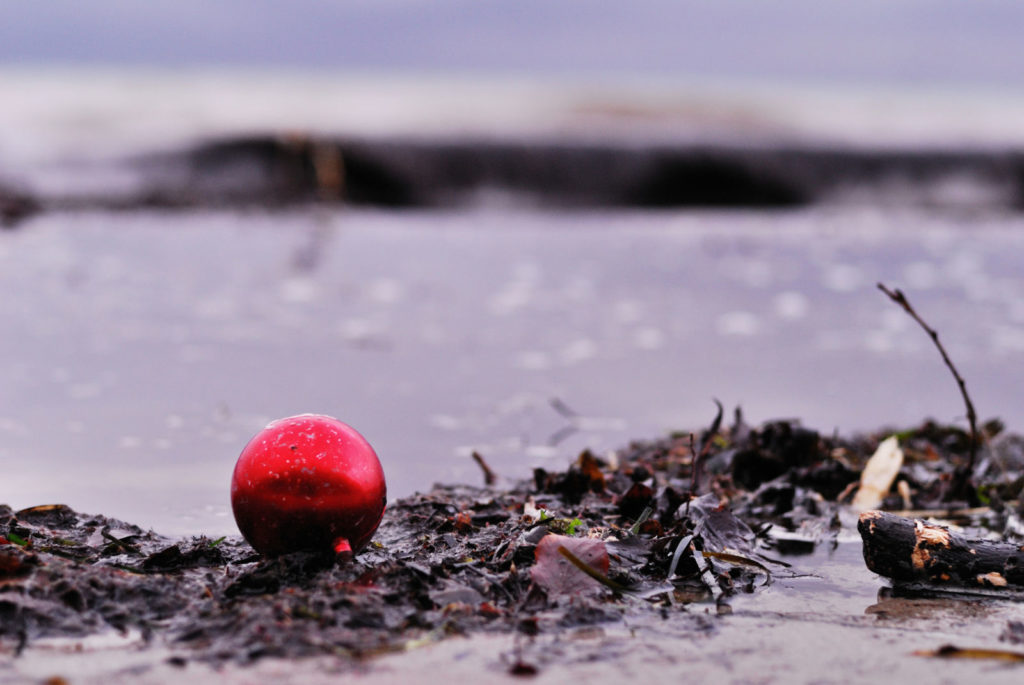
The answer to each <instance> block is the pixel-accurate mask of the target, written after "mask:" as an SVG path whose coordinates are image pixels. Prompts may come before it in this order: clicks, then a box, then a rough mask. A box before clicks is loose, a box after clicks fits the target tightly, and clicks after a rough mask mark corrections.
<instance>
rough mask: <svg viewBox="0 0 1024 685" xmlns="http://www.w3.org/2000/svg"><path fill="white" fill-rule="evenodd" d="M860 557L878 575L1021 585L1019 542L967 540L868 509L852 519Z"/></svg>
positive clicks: (1023, 556) (1023, 566)
mask: <svg viewBox="0 0 1024 685" xmlns="http://www.w3.org/2000/svg"><path fill="white" fill-rule="evenodd" d="M857 529H858V530H859V531H860V536H861V539H863V541H864V562H865V563H866V564H867V566H868V568H869V569H871V571H873V572H874V573H877V574H878V575H880V576H886V577H887V578H892V579H893V580H897V581H908V582H914V581H917V582H927V583H936V584H942V585H953V586H959V587H965V588H971V587H974V588H979V587H981V588H1013V589H1016V590H1020V589H1022V588H1024V548H1022V547H1021V546H1020V545H1015V544H1013V543H1010V542H996V541H992V540H971V539H969V538H966V537H964V536H962V535H958V534H957V533H955V532H953V531H951V530H949V529H948V528H945V527H944V526H939V525H935V524H933V523H926V522H924V521H922V520H920V519H910V518H904V517H902V516H895V515H893V514H886V513H884V512H881V511H868V512H865V513H863V514H861V516H860V521H859V522H858V524H857Z"/></svg>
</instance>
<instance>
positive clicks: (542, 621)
mask: <svg viewBox="0 0 1024 685" xmlns="http://www.w3.org/2000/svg"><path fill="white" fill-rule="evenodd" d="M991 426H995V424H991ZM995 430H996V428H994V427H990V431H995ZM888 434H890V432H888V431H886V432H880V433H879V434H878V435H874V436H863V437H858V438H854V439H851V440H840V439H838V438H836V437H827V436H823V435H821V434H819V433H817V432H815V431H812V430H809V429H807V428H804V427H801V426H800V425H799V424H798V423H797V422H794V421H775V422H770V423H767V424H764V425H763V426H761V427H759V428H751V427H749V426H747V425H746V424H744V423H743V421H742V417H741V416H740V415H739V413H738V412H737V415H736V418H735V421H734V422H733V425H732V426H731V427H723V426H722V425H721V421H720V418H719V419H717V420H716V422H715V424H714V425H713V427H712V428H711V429H709V430H708V431H705V432H704V434H703V435H702V436H701V437H700V439H699V441H695V440H694V439H693V437H692V436H690V435H689V434H678V435H674V436H669V437H666V438H664V439H661V440H656V441H651V442H638V443H634V444H632V445H630V446H628V447H627V448H625V449H623V450H621V451H620V452H619V453H618V454H614V455H608V456H607V457H605V458H599V457H597V456H595V455H593V454H591V453H589V452H584V453H583V454H581V455H580V456H579V458H578V459H576V460H575V461H574V463H573V464H572V465H571V466H570V467H569V468H568V469H567V470H566V471H564V472H560V473H549V472H546V471H543V470H537V471H536V473H535V474H534V478H533V479H532V480H531V481H530V482H524V483H519V484H517V485H515V486H513V487H511V488H508V489H505V490H498V489H494V488H475V487H469V486H437V487H435V488H434V489H433V490H432V491H430V492H429V493H426V494H417V495H415V496H412V497H408V498H405V499H402V500H399V501H398V502H395V503H394V504H392V505H391V506H390V507H389V509H388V511H387V513H386V515H385V518H384V521H383V523H382V524H381V527H380V529H379V530H378V532H377V535H376V537H375V539H374V542H373V543H372V544H371V545H370V546H369V547H368V548H367V549H366V550H364V551H363V552H362V553H360V554H359V555H358V556H357V557H355V558H354V559H351V560H348V561H339V560H336V559H334V558H332V557H329V556H316V555H312V554H306V553H300V554H293V555H287V556H283V557H279V558H276V559H262V558H260V557H259V556H258V555H256V554H255V553H254V552H253V550H252V549H251V548H250V547H249V546H248V545H247V544H246V543H245V542H244V541H243V540H241V539H240V538H238V537H227V538H222V539H217V540H213V539H210V538H207V537H202V536H200V537H192V538H186V539H171V538H167V537H164V536H161V535H158V534H156V533H154V532H152V531H144V530H142V529H140V528H139V527H137V526H134V525H131V524H127V523H124V522H121V521H117V520H114V519H110V518H107V517H104V516H91V515H86V514H81V513H78V512H75V511H73V510H71V509H70V508H68V507H65V506H61V505H53V506H42V507H34V508H30V509H25V510H21V511H17V512H14V511H12V510H11V509H10V508H9V507H4V506H0V645H3V646H4V647H5V648H7V649H10V650H13V651H16V652H19V651H20V650H22V649H23V648H24V647H25V646H26V645H31V644H32V643H33V642H34V641H36V640H40V639H45V638H48V637H57V636H62V637H68V636H71V637H77V636H87V635H90V634H95V633H101V632H105V631H111V630H114V631H120V632H122V633H127V634H137V635H138V636H139V637H140V639H142V640H143V641H145V642H147V643H150V644H154V643H155V644H161V645H163V646H166V647H170V648H171V649H172V650H173V652H174V654H175V656H174V657H173V658H174V659H176V660H177V662H183V661H187V660H189V659H196V660H203V661H208V662H214V663H216V662H223V661H234V662H241V663H245V662H250V661H252V660H256V659H259V658H261V657H265V656H277V657H288V658H293V657H302V656H313V655H325V654H327V655H331V654H333V655H340V656H343V657H347V658H350V660H351V662H352V663H357V661H356V660H357V659H358V658H360V657H367V656H372V655H376V654H380V653H385V652H390V651H397V650H403V649H406V648H408V647H410V646H413V645H417V644H423V643H425V642H429V641H434V640H438V639H442V638H444V637H446V636H449V635H460V634H469V633H473V632H480V631H499V632H506V633H517V634H521V635H524V636H525V637H524V639H529V636H531V635H535V634H537V633H548V634H553V635H557V634H558V633H559V632H560V631H565V630H568V629H571V628H573V627H574V626H580V625H589V624H593V623H602V622H607V621H616V620H621V618H622V617H623V616H624V615H625V614H626V612H630V611H632V612H635V611H652V612H656V613H657V615H659V616H662V617H671V616H673V615H676V616H678V617H679V619H678V620H688V619H687V618H686V617H685V616H684V614H687V612H689V611H690V609H689V608H688V607H689V606H690V604H691V603H692V602H706V604H705V605H704V608H703V609H702V610H701V613H704V611H706V610H707V609H711V610H712V612H713V611H714V609H715V607H716V606H717V607H718V608H719V609H721V608H723V606H724V605H725V604H726V603H727V602H728V598H729V597H730V596H731V595H733V594H735V593H740V592H756V591H757V589H758V588H759V587H761V586H763V585H765V584H767V583H770V582H771V579H772V577H773V575H778V574H784V573H786V565H785V564H784V563H780V562H778V561H776V560H775V559H774V558H773V557H775V556H777V555H779V554H784V553H788V552H801V551H806V550H807V549H813V547H814V545H816V544H819V543H821V542H822V541H828V540H830V539H831V537H832V536H833V535H834V533H835V531H836V530H837V528H838V525H839V523H838V515H837V512H838V508H839V505H838V504H837V499H838V498H841V497H843V496H846V495H847V494H848V492H849V491H850V487H851V484H855V483H856V482H857V480H858V478H859V473H860V470H861V468H862V467H863V464H864V462H865V461H866V460H867V458H868V457H869V456H870V455H871V453H872V452H873V451H874V449H875V447H877V444H878V442H879V440H880V439H881V438H884V437H885V436H887V435H888ZM988 437H989V438H990V441H989V444H987V445H986V446H985V447H984V448H983V450H982V458H981V459H980V460H979V465H978V469H977V470H976V473H975V475H976V476H977V477H978V478H982V479H984V482H985V487H984V492H985V493H987V494H986V495H985V496H986V497H988V498H989V499H990V500H991V501H992V507H991V508H990V509H989V523H990V525H993V526H1001V525H1006V526H1007V527H1008V524H1009V522H1010V521H1011V520H1019V519H1014V509H1013V508H1012V507H1010V506H1008V505H1006V504H1004V502H1007V501H1009V500H1012V499H1014V498H1018V499H1019V494H1020V489H1021V483H1022V482H1024V479H1022V478H1021V473H1022V468H1024V456H1022V454H1024V449H1022V445H1024V442H1022V441H1021V440H1020V438H1016V437H1014V436H1007V437H1005V438H1002V437H1000V438H996V439H992V438H995V436H994V435H992V434H989V435H988ZM901 443H902V444H903V446H904V450H905V452H906V453H907V458H906V462H905V463H904V467H903V470H902V471H901V473H900V476H899V478H900V479H901V480H904V481H906V482H907V484H908V487H907V488H905V489H904V493H905V494H906V493H908V492H909V494H908V495H907V496H908V497H909V498H910V499H911V500H912V501H911V502H910V504H912V505H913V506H918V507H937V506H942V507H945V508H950V507H956V506H958V505H959V503H957V502H955V501H951V500H949V499H948V493H949V489H948V482H949V478H950V474H951V473H952V470H953V469H955V468H956V467H957V466H958V465H960V464H962V463H963V462H964V460H965V459H967V454H966V452H965V447H966V446H967V444H968V443H967V439H966V435H965V434H964V432H963V431H962V430H960V429H957V428H951V427H947V426H939V425H937V424H934V423H926V424H924V425H922V426H920V427H918V428H916V429H913V430H911V431H906V432H904V433H902V434H901ZM695 452H696V453H697V455H698V458H696V459H695V454H694V453H695ZM695 462H696V463H697V464H698V465H699V468H697V469H695ZM695 470H697V471H698V472H699V474H700V475H699V478H698V479H697V480H698V481H699V482H696V483H695V482H693V474H694V471H695ZM905 504H907V503H906V502H905V501H904V500H903V498H902V497H900V496H898V495H897V496H894V497H893V498H891V499H890V500H887V502H886V505H887V506H888V507H889V508H897V509H898V508H902V507H903V506H905ZM552 534H557V535H562V536H566V538H580V539H583V538H586V539H588V540H592V541H593V542H592V543H588V544H587V545H583V546H575V545H568V544H565V545H562V544H559V545H558V546H557V547H558V549H555V551H556V552H558V553H556V554H548V553H541V552H538V547H539V546H540V543H541V541H542V540H543V539H544V538H545V537H547V536H549V535H552ZM562 539H565V538H562ZM550 540H556V538H552V539H550ZM550 540H549V542H548V543H545V545H544V547H545V548H551V547H552V545H551V544H550ZM569 547H574V549H572V550H570V549H568V548H569ZM584 548H585V551H586V555H588V556H587V559H589V560H590V561H583V560H581V558H580V556H582V555H583V552H582V551H580V550H583V549H584ZM574 559H575V561H574ZM581 564H582V565H584V566H581ZM556 565H557V566H556ZM573 574H576V575H573ZM551 578H557V580H556V581H550V579H551ZM690 618H692V616H691V617H690ZM520 662H521V660H517V661H516V663H517V664H520V665H524V664H521V663H520ZM525 665H526V666H530V664H525Z"/></svg>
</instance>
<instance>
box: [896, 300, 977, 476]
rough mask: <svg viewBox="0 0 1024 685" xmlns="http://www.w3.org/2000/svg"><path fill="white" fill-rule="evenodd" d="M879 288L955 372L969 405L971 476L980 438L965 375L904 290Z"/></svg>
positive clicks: (968, 473) (954, 375)
mask: <svg viewBox="0 0 1024 685" xmlns="http://www.w3.org/2000/svg"><path fill="white" fill-rule="evenodd" d="M878 289H879V290H881V291H882V292H883V293H885V294H886V295H888V296H889V299H890V300H892V301H893V302H895V303H896V304H898V305H899V306H900V307H902V308H903V310H904V311H905V312H906V313H907V314H909V315H910V316H911V318H913V319H914V321H916V322H917V323H918V324H920V326H921V328H923V329H924V330H925V332H926V333H927V334H928V336H929V337H930V338H931V339H932V342H933V343H935V347H937V348H938V350H939V354H941V355H942V361H944V362H945V363H946V367H947V368H948V369H949V371H950V373H952V374H953V378H955V379H956V384H957V386H959V388H960V395H961V396H963V398H964V406H966V407H967V421H968V422H970V424H971V444H970V453H969V454H970V459H969V460H968V462H967V471H966V474H965V477H966V478H969V477H970V474H971V473H973V472H974V461H975V459H976V457H977V454H978V445H979V443H980V440H979V438H978V415H977V414H976V413H975V411H974V403H973V402H971V396H970V395H968V394H967V383H965V382H964V379H963V376H961V375H960V372H959V371H957V370H956V366H954V365H953V362H952V360H950V358H949V355H948V354H946V348H944V347H943V346H942V343H941V342H939V334H938V332H936V330H935V329H934V328H932V327H931V326H929V325H928V324H927V323H925V321H924V319H922V318H921V317H920V316H919V315H918V313H917V312H916V311H914V308H913V307H911V306H910V302H909V301H907V298H906V296H905V295H904V294H903V292H902V291H901V290H900V289H899V288H897V289H895V290H890V289H889V288H886V287H885V286H884V285H882V284H881V283H879V284H878Z"/></svg>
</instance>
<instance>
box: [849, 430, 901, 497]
mask: <svg viewBox="0 0 1024 685" xmlns="http://www.w3.org/2000/svg"><path fill="white" fill-rule="evenodd" d="M901 466H903V450H901V449H900V444H899V441H898V440H897V439H896V436H895V435H894V436H892V437H890V438H886V439H885V440H883V441H882V443H881V444H880V445H879V446H878V449H877V450H875V453H874V454H872V455H871V458H870V459H868V463H867V464H866V465H865V466H864V471H863V472H861V474H860V488H859V489H858V490H857V494H856V495H854V497H853V502H852V506H853V509H854V510H855V511H857V512H864V511H870V510H871V509H877V508H878V507H879V506H880V505H881V504H882V500H883V499H885V495H886V493H888V492H889V489H890V488H891V487H892V483H893V481H894V480H896V475H897V474H898V473H899V472H900V467H901Z"/></svg>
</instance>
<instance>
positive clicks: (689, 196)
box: [0, 135, 1024, 225]
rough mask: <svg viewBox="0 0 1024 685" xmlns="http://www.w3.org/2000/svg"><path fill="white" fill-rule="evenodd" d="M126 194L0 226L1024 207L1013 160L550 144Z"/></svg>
mask: <svg viewBox="0 0 1024 685" xmlns="http://www.w3.org/2000/svg"><path fill="white" fill-rule="evenodd" d="M118 164H120V165H123V166H124V167H125V168H126V169H128V170H129V171H130V172H131V175H132V176H134V177H137V178H138V183H137V184H136V186H135V187H134V189H133V190H131V191H130V192H127V193H126V192H125V191H124V190H121V189H111V191H110V192H109V193H104V192H102V191H96V190H90V191H89V192H83V193H81V194H74V193H73V192H72V193H69V194H67V195H64V196H59V197H36V196H34V195H33V194H32V193H30V192H26V191H25V190H24V189H22V188H20V187H19V186H17V185H11V186H7V187H6V189H5V188H4V187H2V186H0V218H2V219H3V221H4V223H5V224H6V225H14V224H15V223H17V222H18V221H20V220H22V219H24V218H26V217H28V216H31V215H32V214H34V213H36V212H39V211H48V210H49V211H67V210H77V209H141V208H168V209H171V208H189V207H268V208H272V207H280V206H286V205H295V204H304V203H313V202H319V203H324V202H327V203H332V202H347V203H351V204H354V205H369V206H378V207H389V208H409V207H417V208H447V207H459V206H467V205H474V204H476V205H480V204H486V203H488V202H495V201H496V200H497V201H501V202H504V203H505V204H506V205H508V204H509V203H513V204H521V205H526V206H531V205H535V206H545V207H564V208H587V207H594V208H598V207H620V208H630V207H632V208H752V209H771V208H786V207H799V206H807V205H814V204H827V203H846V204H850V203H867V202H870V203H876V204H884V205H888V206H892V205H897V206H899V205H923V206H934V207H939V208H967V209H995V210H1001V211H1020V210H1021V209H1024V151H1016V150H1014V151H984V150H975V151H971V150H938V151H935V150H928V151H920V150H884V149H880V150H871V149H859V148H858V149H839V148H833V149H829V148H823V147H819V148H814V147H808V148H741V147H730V146H724V145H720V146H712V145H706V146H700V145H689V146H678V145H676V146H673V145H661V146H659V145H649V146H645V147H617V146H614V145H594V144H565V143H557V142H535V141H525V142H495V141H474V140H467V141H458V142H428V141H415V140H410V141H405V140H383V141H376V140H374V141H371V140H358V139H341V140H335V139H315V138H309V137H303V136H290V137H277V136H273V135H268V136H252V137H245V138H231V139H224V140H214V141H210V142H207V143H203V144H199V145H197V146H195V147H193V148H192V149H188V150H184V151H178V152H167V153H160V154H149V155H143V156H139V157H136V158H134V159H131V160H124V161H121V162H118Z"/></svg>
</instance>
